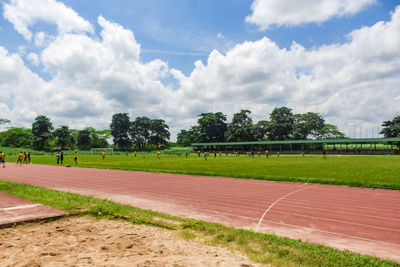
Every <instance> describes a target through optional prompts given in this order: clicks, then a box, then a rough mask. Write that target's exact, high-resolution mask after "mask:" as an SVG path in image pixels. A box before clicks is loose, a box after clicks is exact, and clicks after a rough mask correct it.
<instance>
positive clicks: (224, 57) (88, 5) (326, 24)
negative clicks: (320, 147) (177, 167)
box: [0, 0, 400, 133]
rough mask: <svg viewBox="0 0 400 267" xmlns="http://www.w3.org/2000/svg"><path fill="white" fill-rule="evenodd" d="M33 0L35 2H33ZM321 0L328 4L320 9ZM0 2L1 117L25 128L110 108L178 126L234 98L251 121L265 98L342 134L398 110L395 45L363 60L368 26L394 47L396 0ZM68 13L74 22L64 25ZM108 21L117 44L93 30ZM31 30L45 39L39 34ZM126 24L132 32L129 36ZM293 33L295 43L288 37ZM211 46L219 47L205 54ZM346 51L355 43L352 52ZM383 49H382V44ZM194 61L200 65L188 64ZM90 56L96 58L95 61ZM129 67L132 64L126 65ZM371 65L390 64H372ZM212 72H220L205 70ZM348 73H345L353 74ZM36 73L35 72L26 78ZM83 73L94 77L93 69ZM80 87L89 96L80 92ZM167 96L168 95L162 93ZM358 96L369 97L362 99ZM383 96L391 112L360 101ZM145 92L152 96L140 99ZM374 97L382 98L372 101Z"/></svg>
mask: <svg viewBox="0 0 400 267" xmlns="http://www.w3.org/2000/svg"><path fill="white" fill-rule="evenodd" d="M33 2H35V5H34V6H33V7H32V6H29V5H30V3H33ZM317 2H318V3H326V4H329V5H330V6H329V8H328V9H327V8H326V6H323V5H322V4H321V5H320V4H316V3H317ZM0 3H1V13H2V17H1V19H0V48H1V47H2V48H4V51H3V57H0V71H3V74H4V75H3V76H5V73H8V71H10V73H9V74H7V75H8V76H10V75H11V76H12V75H14V74H15V75H17V74H16V73H19V74H18V75H17V76H18V77H19V78H18V79H17V78H16V80H15V81H10V80H9V79H8V80H7V82H5V81H6V79H5V80H4V82H3V81H1V82H2V83H3V86H2V87H0V90H2V92H6V91H7V93H3V96H1V97H0V105H1V103H3V105H5V106H6V107H7V108H4V109H3V113H0V117H6V118H10V117H11V118H14V119H12V121H14V124H15V125H22V126H29V123H31V121H32V119H33V118H34V117H35V116H36V115H38V114H42V113H48V114H47V115H49V116H50V117H51V118H52V119H53V120H55V122H56V124H58V125H61V124H69V125H71V126H72V127H77V128H79V127H83V126H94V127H98V128H105V127H107V124H108V123H107V122H109V120H110V117H111V115H112V113H115V112H129V113H130V115H131V117H135V116H139V115H146V116H150V117H160V116H162V117H164V118H165V119H166V121H167V123H168V122H169V123H170V125H171V128H173V132H174V133H176V132H177V131H179V129H183V128H189V126H190V125H192V124H193V123H195V119H196V115H197V114H199V112H206V111H219V110H221V111H223V112H224V113H226V114H227V115H228V116H231V115H232V114H233V113H234V112H238V111H239V110H240V109H241V108H250V109H251V110H252V111H253V113H252V115H253V117H254V120H255V121H257V120H258V119H267V115H268V114H269V112H270V111H271V110H272V109H273V107H277V106H280V105H286V106H289V107H291V108H292V109H293V110H294V112H295V113H301V112H305V111H314V112H318V113H320V114H321V115H323V116H324V117H325V118H326V119H327V121H328V122H330V123H335V124H337V125H339V127H341V129H342V130H343V131H344V132H346V133H347V130H346V129H350V128H352V127H353V125H357V128H358V127H364V128H365V129H368V128H370V129H372V131H371V132H373V128H376V129H378V128H379V126H380V123H381V122H382V121H383V120H387V119H391V118H392V117H394V116H395V115H396V114H397V113H399V112H400V110H399V108H398V105H396V103H395V102H396V101H397V97H400V92H399V88H400V87H399V86H398V85H399V79H397V78H398V77H396V76H398V75H395V77H394V78H393V74H392V73H393V71H394V72H396V70H397V69H396V67H393V64H392V61H395V59H396V58H397V56H398V54H396V52H398V51H396V49H394V52H393V53H392V52H391V53H390V55H382V53H381V52H379V51H376V55H375V58H377V57H378V58H379V62H378V63H376V62H375V63H374V64H372V63H371V65H369V64H368V63H365V62H371V59H369V58H367V57H369V55H368V53H369V50H368V49H371V48H375V47H377V46H378V45H379V40H373V38H375V39H376V36H380V34H382V36H387V37H386V39H384V40H387V42H386V44H387V45H388V47H389V50H390V48H392V47H395V46H396V45H397V42H398V39H397V38H395V37H394V38H392V37H391V36H394V35H400V33H399V32H396V31H397V30H398V28H397V26H396V25H397V21H395V19H394V17H393V18H392V15H393V14H397V12H396V7H397V5H399V4H400V1H394V0H388V1H382V0H381V1H379V0H329V1H328V0H321V1H314V2H313V1H309V0H299V1H295V0H282V1H277V0H254V1H253V0H229V1H228V0H221V1H215V0H214V1H212V0H197V1H196V0H165V1H156V0H147V1H128V0H115V1H108V0H97V1H89V0H64V1H56V0H31V2H29V1H28V0H3V1H0ZM310 3H311V4H310ZM41 8H43V9H47V10H48V12H47V11H46V10H45V11H43V10H42V9H41ZM35 9H37V10H36V11H35ZM7 10H8V11H7ZM311 10H313V11H311ZM335 10H336V11H335ZM268 12H273V13H268ZM52 14H58V15H57V16H52ZM99 17H101V18H104V21H103V20H102V19H99ZM246 18H247V19H246ZM293 18H297V19H296V20H294V19H293ZM65 21H67V23H65ZM68 23H71V25H72V26H71V27H70V28H68V29H66V24H68ZM18 25H19V26H18ZM21 25H22V26H21ZM57 25H58V26H57ZM60 25H61V26H60ZM18 27H20V28H18ZM24 27H25V28H26V29H27V30H25V31H24V29H25V28H24ZM119 27H122V28H123V30H121V29H122V28H119ZM91 28H92V29H94V30H93V31H92V30H91ZM362 29H363V30H362ZM105 30H109V31H115V35H114V37H115V36H117V37H118V38H119V39H118V42H121V43H120V45H121V46H119V45H118V44H116V43H115V42H113V43H112V47H111V48H110V46H108V45H107V44H106V42H105V41H104V40H105V38H103V36H102V35H101V33H102V32H104V31H105ZM27 31H28V32H30V33H31V35H32V38H31V39H29V38H28V37H27V36H28V35H27ZM379 31H382V32H381V33H380V32H379ZM39 33H41V34H42V36H44V37H43V38H44V39H43V40H45V41H43V42H41V43H40V44H38V43H39V42H38V40H39V39H38V36H39ZM130 33H131V34H133V35H134V39H132V38H130V37H129V36H130ZM109 38H111V39H112V38H113V35H112V34H111V35H110V36H109ZM362 40H369V41H364V43H363V41H362ZM114 41H115V40H114ZM82 42H87V44H86V46H85V49H88V51H87V52H88V53H85V51H84V49H83V48H82V49H83V50H82V51H78V50H79V49H77V47H79V46H80V45H82ZM293 42H295V43H296V44H297V46H295V47H293ZM365 42H366V43H365ZM369 42H370V43H369ZM375 42H377V43H375ZM391 42H393V43H391ZM136 45H140V50H137V51H136V49H137V47H136ZM82 47H84V46H83V45H82ZM121 47H122V48H121ZM358 47H359V48H358ZM119 49H120V50H119ZM124 49H125V50H124ZM130 49H131V51H136V52H137V54H138V55H139V58H138V59H131V60H126V62H125V61H123V62H122V61H121V59H120V60H119V61H118V60H116V58H117V55H119V54H120V53H123V55H124V57H123V58H124V60H125V59H127V58H129V56H131V55H128V54H129V53H128V52H127V51H129V50H130ZM363 49H365V52H363V51H364V50H363ZM213 50H217V51H218V52H219V53H220V54H219V53H212V51H213ZM352 51H353V52H352ZM354 51H360V55H358V53H356V52H354ZM385 51H386V52H387V53H389V52H388V49H386V50H385ZM90 52H93V55H92V54H91V53H90ZM102 52H104V53H108V54H104V56H105V58H107V60H104V59H102V54H101V53H102ZM79 53H83V54H79ZM126 53H128V54H126ZM89 54H90V57H89ZM331 54H335V55H336V56H337V57H338V59H340V60H338V62H339V63H337V65H336V63H332V61H331V59H330V55H331ZM355 54H357V55H355ZM244 55H245V56H244ZM246 55H247V56H246ZM86 56H88V58H86ZM353 56H354V58H351V59H350V60H349V61H347V59H349V57H353ZM15 57H18V58H19V59H20V60H22V62H23V64H22V65H20V64H19V63H18V60H17V59H16V58H15ZM388 57H389V58H388ZM108 58H110V60H108ZM111 58H113V59H115V61H112V60H111ZM371 58H372V57H371ZM78 59H79V60H78ZM10 60H15V64H14V65H13V66H14V67H15V70H14V69H11V70H10V65H7V64H9V63H7V62H10ZM85 60H86V61H85ZM198 60H201V62H202V64H200V65H199V63H196V64H195V62H196V61H198ZM328 61H329V62H328ZM94 62H97V63H96V65H91V64H92V63H93V64H95V63H94ZM359 62H364V63H363V64H364V65H365V64H366V66H367V67H368V66H369V67H370V68H371V76H373V77H375V76H376V77H380V78H374V79H370V80H369V81H365V75H366V74H365V73H361V72H360V73H359V70H357V71H355V70H356V67H357V64H359ZM242 63H243V64H242ZM125 65H126V66H131V67H132V68H133V69H132V70H126V71H125V70H124V69H123V66H125ZM71 66H87V67H86V69H84V68H83V72H86V73H87V75H86V76H85V78H82V77H81V76H79V74H82V70H81V73H78V72H74V70H73V67H71ZM110 66H112V70H113V71H115V70H116V69H118V70H117V71H116V72H115V73H110V69H109V68H110ZM377 66H381V67H379V69H380V70H386V69H387V71H386V72H385V71H383V73H382V71H379V73H374V72H376V67H377ZM390 66H392V67H393V68H394V70H393V69H392V68H391V67H390ZM1 67H3V69H2V68H1ZM75 69H76V67H75ZM286 69H288V70H290V71H291V70H292V69H293V71H294V73H292V74H291V73H286V71H285V70H286ZM373 69H374V70H373ZM6 70H7V71H6ZM321 70H322V71H321ZM352 70H353V71H352ZM12 71H15V73H14V72H12ZM290 71H288V72H290ZM96 73H107V75H110V76H107V75H106V74H104V75H105V76H102V77H101V78H99V77H95V75H96ZM215 73H218V75H216V76H213V75H215ZM344 73H346V74H347V73H351V75H350V76H351V77H347V75H345V74H344ZM32 74H33V76H35V75H37V76H38V77H36V78H35V77H33V78H32ZM90 74H93V75H94V76H93V77H89V75H90ZM21 75H26V77H25V76H23V77H22V78H21V77H20V76H21ZM330 75H331V77H329V76H330ZM17 76H15V77H17ZM12 77H14V76H12ZM229 77H230V78H229ZM293 77H295V78H293ZM333 77H334V78H333ZM236 78H237V79H236ZM29 79H33V80H32V83H33V84H35V85H36V86H37V87H39V88H37V89H29V88H28V87H27V85H26V84H24V82H23V80H29ZM0 80H1V72H0ZM110 80H112V81H113V82H111V84H113V83H114V84H116V85H115V88H113V92H114V94H113V95H109V94H108V92H107V91H105V89H104V88H105V87H106V86H109V85H110ZM379 84H380V85H381V87H379V89H378V87H377V86H378V85H379ZM60 87H62V88H60ZM396 87H397V88H396ZM24 90H28V91H29V90H37V92H38V94H39V95H43V94H46V93H47V94H48V95H50V96H49V97H48V98H49V100H48V101H49V103H48V104H47V105H46V108H43V105H41V106H37V104H35V103H33V102H32V101H33V100H32V99H29V98H27V99H25V98H24V97H23V95H24ZM171 90H172V91H171ZM378 91H379V93H377V92H378ZM60 92H62V93H61V94H60ZM385 93H386V94H385ZM80 94H83V95H85V96H88V98H89V99H97V100H96V101H97V102H96V103H94V102H90V101H89V100H88V101H86V102H80V97H79V95H80ZM154 94H155V95H156V97H153V95H154ZM172 94H173V95H174V97H173V99H169V97H171V95H172ZM366 94H368V99H365V98H364V96H365V95H366ZM25 95H27V94H26V93H25ZM124 95H128V96H129V97H128V98H129V99H130V100H131V101H132V105H126V103H125V102H118V101H121V99H123V98H124V97H123V96H124ZM312 95H315V97H312ZM385 95H386V96H388V100H387V101H389V102H390V103H389V105H388V106H387V107H390V108H389V110H387V111H385V112H384V111H379V112H375V113H374V112H371V111H370V110H368V109H371V108H373V109H374V108H378V106H379V105H380V104H381V103H383V101H384V100H385V99H384V96H385ZM322 96H323V98H321V97H322ZM381 96H383V97H381ZM146 97H147V98H150V99H152V100H151V101H150V102H149V103H148V104H147V105H144V106H143V105H142V104H143V99H146ZM318 97H319V98H318ZM369 98H371V100H370V99H369ZM372 98H375V99H376V98H379V101H376V103H377V104H374V102H373V100H372ZM18 99H20V100H18ZM55 99H57V101H61V102H65V103H68V106H67V107H65V110H66V111H67V113H68V112H69V113H70V114H79V113H81V114H82V118H81V120H77V119H76V118H75V117H74V116H71V117H68V115H66V114H63V115H60V112H54V109H55V108H57V105H56V106H54V107H53V105H55V103H53V102H54V101H55ZM337 99H345V101H344V102H345V103H343V105H344V108H343V109H344V110H342V111H340V110H336V109H335V107H336V106H335V105H336V104H335V101H336V102H337V101H338V100H337ZM124 100H126V99H124ZM17 101H20V102H21V103H24V104H25V106H27V109H28V110H29V112H17V111H16V110H15V109H16V106H18V103H17ZM136 101H140V103H136ZM144 102H146V101H144ZM321 103H324V104H323V105H321ZM84 105H89V106H93V107H95V108H99V109H100V111H98V112H97V113H96V112H94V114H98V117H99V119H98V120H95V121H96V123H93V118H94V117H93V116H94V115H93V112H87V110H86V109H83V108H82V106H84ZM58 106H59V105H58ZM155 106H157V107H155ZM101 107H103V108H101ZM138 107H140V111H138ZM174 107H175V108H174ZM177 107H179V108H177ZM85 112H87V113H85ZM21 113H22V114H21ZM344 116H346V117H344ZM88 123H91V124H94V125H86V124H88ZM377 131H378V130H376V132H377Z"/></svg>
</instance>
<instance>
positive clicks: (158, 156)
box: [157, 150, 161, 159]
mask: <svg viewBox="0 0 400 267" xmlns="http://www.w3.org/2000/svg"><path fill="white" fill-rule="evenodd" d="M160 154H161V152H160V150H158V151H157V158H158V159H160Z"/></svg>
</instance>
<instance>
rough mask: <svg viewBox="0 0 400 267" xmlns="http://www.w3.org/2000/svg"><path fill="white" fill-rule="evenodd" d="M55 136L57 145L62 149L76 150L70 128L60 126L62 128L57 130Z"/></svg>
mask: <svg viewBox="0 0 400 267" xmlns="http://www.w3.org/2000/svg"><path fill="white" fill-rule="evenodd" d="M53 135H54V137H55V138H56V145H57V146H60V147H61V149H63V150H65V149H73V148H74V143H75V140H74V137H73V136H72V134H71V131H70V130H69V127H68V126H66V125H62V126H60V128H57V129H56V130H55V131H54V133H53Z"/></svg>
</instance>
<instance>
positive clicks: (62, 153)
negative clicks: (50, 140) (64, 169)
mask: <svg viewBox="0 0 400 267" xmlns="http://www.w3.org/2000/svg"><path fill="white" fill-rule="evenodd" d="M63 161H64V152H61V154H60V164H61V165H62V164H63Z"/></svg>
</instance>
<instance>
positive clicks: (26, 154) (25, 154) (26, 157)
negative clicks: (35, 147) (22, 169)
mask: <svg viewBox="0 0 400 267" xmlns="http://www.w3.org/2000/svg"><path fill="white" fill-rule="evenodd" d="M24 163H25V164H28V153H26V152H24Z"/></svg>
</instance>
